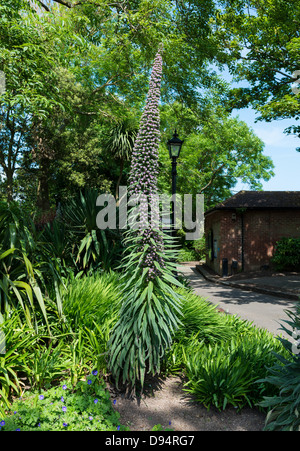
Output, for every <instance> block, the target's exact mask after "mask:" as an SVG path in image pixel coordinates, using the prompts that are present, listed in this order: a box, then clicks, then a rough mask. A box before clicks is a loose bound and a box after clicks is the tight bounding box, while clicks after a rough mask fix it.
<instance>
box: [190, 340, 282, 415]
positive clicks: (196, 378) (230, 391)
mask: <svg viewBox="0 0 300 451" xmlns="http://www.w3.org/2000/svg"><path fill="white" fill-rule="evenodd" d="M274 340H275V339H273V340H272V338H271V334H269V335H268V336H265V335H262V336H261V335H260V333H259V332H257V334H255V335H253V336H251V337H250V338H246V337H243V338H242V339H240V338H239V337H236V338H234V339H232V340H230V341H228V342H220V343H217V344H214V345H208V346H205V345H203V346H202V347H199V346H198V348H195V347H190V348H188V349H187V351H186V358H185V370H186V375H187V377H188V379H189V381H188V382H187V384H186V387H187V388H185V389H184V390H185V391H187V392H189V393H192V394H193V395H195V397H196V399H197V400H198V401H199V402H201V403H203V404H204V405H205V406H206V407H207V408H209V407H210V406H212V405H213V406H215V407H216V408H217V409H219V410H223V409H225V408H226V406H227V405H232V406H234V407H237V408H239V409H241V408H242V407H244V406H245V405H249V406H250V407H253V406H254V405H256V404H257V403H258V402H259V401H261V400H262V397H263V395H264V394H266V392H268V387H267V385H266V384H259V383H258V381H259V379H260V378H261V377H263V376H264V375H265V374H266V365H270V364H272V363H273V362H274V355H273V350H275V349H277V350H279V346H277V345H276V344H275V343H274ZM271 391H272V389H271Z"/></svg>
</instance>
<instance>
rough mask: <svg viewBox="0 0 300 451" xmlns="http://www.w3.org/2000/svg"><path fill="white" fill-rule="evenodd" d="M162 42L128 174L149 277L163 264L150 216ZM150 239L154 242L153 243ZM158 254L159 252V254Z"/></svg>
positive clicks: (155, 168) (154, 190)
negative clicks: (137, 203)
mask: <svg viewBox="0 0 300 451" xmlns="http://www.w3.org/2000/svg"><path fill="white" fill-rule="evenodd" d="M162 51H163V49H162V46H161V47H160V48H159V50H158V52H157V54H156V57H155V60H154V64H153V69H152V72H151V78H150V83H149V91H148V96H147V101H146V105H145V108H144V111H143V114H142V117H141V121H140V127H139V132H138V135H137V138H136V141H135V145H134V148H133V152H132V163H131V170H130V174H129V189H128V192H129V195H134V196H137V198H138V199H139V200H140V201H139V215H140V230H139V233H140V234H141V235H142V242H141V244H140V245H141V250H142V248H143V247H144V246H145V245H146V244H150V243H151V246H150V249H149V253H148V254H147V256H146V257H145V259H144V261H143V262H141V266H142V267H148V268H149V271H148V280H150V279H153V278H154V277H155V275H156V274H157V273H158V270H157V265H155V262H156V263H158V265H159V266H160V267H161V268H163V267H164V261H163V259H162V257H161V254H162V250H163V238H162V235H161V233H160V232H159V230H158V227H153V224H152V222H151V218H150V211H149V210H150V209H149V206H150V205H151V200H152V196H153V195H155V194H156V193H157V177H158V148H159V142H160V114H159V101H160V91H161V79H162V64H163V60H162ZM153 241H154V242H155V243H156V245H153ZM159 254H160V255H159Z"/></svg>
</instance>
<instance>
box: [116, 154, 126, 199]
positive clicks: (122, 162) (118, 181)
mask: <svg viewBox="0 0 300 451" xmlns="http://www.w3.org/2000/svg"><path fill="white" fill-rule="evenodd" d="M123 169H124V158H122V159H121V163H120V175H119V178H118V180H117V185H116V201H117V206H118V205H119V187H120V183H121V180H122V176H123Z"/></svg>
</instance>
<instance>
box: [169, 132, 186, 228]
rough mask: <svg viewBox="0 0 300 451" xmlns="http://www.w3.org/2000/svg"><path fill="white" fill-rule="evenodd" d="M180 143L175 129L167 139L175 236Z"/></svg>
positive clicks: (181, 142)
mask: <svg viewBox="0 0 300 451" xmlns="http://www.w3.org/2000/svg"><path fill="white" fill-rule="evenodd" d="M182 144H183V141H181V139H179V138H178V134H177V131H176V130H175V133H174V135H173V138H172V139H169V141H168V149H169V154H170V158H171V159H172V196H173V195H174V198H173V199H174V200H173V208H172V228H173V234H174V236H175V195H176V176H177V171H176V166H177V158H178V157H179V154H180V150H181V146H182Z"/></svg>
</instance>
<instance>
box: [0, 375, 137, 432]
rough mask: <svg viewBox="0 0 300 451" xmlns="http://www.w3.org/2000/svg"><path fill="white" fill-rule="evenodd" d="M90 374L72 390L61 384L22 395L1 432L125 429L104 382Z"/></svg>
mask: <svg viewBox="0 0 300 451" xmlns="http://www.w3.org/2000/svg"><path fill="white" fill-rule="evenodd" d="M93 373H94V374H92V375H90V376H88V377H87V380H85V381H79V382H78V384H77V385H76V387H75V389H72V388H69V386H68V382H66V383H65V382H61V383H60V385H59V386H57V387H52V388H51V389H50V390H47V391H42V392H30V393H27V394H25V396H24V397H22V398H20V399H18V400H16V401H15V402H14V403H13V405H12V407H11V411H10V412H9V413H8V415H7V416H6V417H5V418H4V419H3V420H2V422H1V423H2V426H1V431H16V430H20V431H117V430H128V428H126V427H124V426H122V425H120V423H119V417H120V414H119V413H118V412H117V411H115V410H114V409H113V407H112V404H111V401H110V395H109V392H108V391H107V389H106V388H105V384H104V382H103V381H102V380H100V379H99V378H98V377H97V375H96V372H93Z"/></svg>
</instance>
